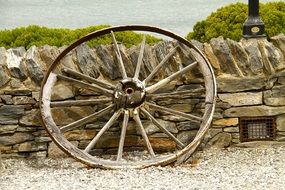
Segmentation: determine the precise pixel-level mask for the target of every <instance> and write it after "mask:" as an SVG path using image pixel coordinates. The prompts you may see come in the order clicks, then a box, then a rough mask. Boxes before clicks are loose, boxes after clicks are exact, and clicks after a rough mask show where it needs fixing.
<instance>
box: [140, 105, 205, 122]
mask: <svg viewBox="0 0 285 190" xmlns="http://www.w3.org/2000/svg"><path fill="white" fill-rule="evenodd" d="M146 105H148V106H149V107H150V108H152V109H154V110H157V111H162V112H166V113H169V114H172V115H176V116H178V117H183V118H185V119H188V120H191V121H194V122H198V123H201V122H202V121H203V119H202V118H201V117H197V116H195V115H191V114H186V113H183V112H180V111H176V110H173V109H170V108H165V107H162V106H159V105H155V104H152V103H150V102H146Z"/></svg>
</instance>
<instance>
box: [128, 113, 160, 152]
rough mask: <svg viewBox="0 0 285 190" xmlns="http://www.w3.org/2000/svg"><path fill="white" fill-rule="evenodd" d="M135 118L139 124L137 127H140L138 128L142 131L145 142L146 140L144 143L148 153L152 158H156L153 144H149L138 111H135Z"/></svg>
mask: <svg viewBox="0 0 285 190" xmlns="http://www.w3.org/2000/svg"><path fill="white" fill-rule="evenodd" d="M133 118H134V120H135V121H136V123H137V125H138V127H139V129H140V131H141V135H142V137H143V140H144V142H145V144H146V147H147V150H148V152H149V153H150V155H151V157H155V154H154V151H153V149H152V146H151V144H150V142H149V139H148V137H147V134H146V131H145V129H144V127H143V125H142V122H141V119H140V116H139V113H138V111H137V110H135V111H134V116H133Z"/></svg>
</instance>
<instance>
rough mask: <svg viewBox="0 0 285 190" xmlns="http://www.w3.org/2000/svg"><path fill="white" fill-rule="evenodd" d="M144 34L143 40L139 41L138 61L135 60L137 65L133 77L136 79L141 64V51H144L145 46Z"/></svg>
mask: <svg viewBox="0 0 285 190" xmlns="http://www.w3.org/2000/svg"><path fill="white" fill-rule="evenodd" d="M145 39H146V38H145V35H144V37H143V41H142V43H141V49H140V54H139V57H138V62H137V66H136V71H135V75H134V78H135V79H138V78H139V74H140V70H141V65H142V63H143V53H144V47H145Z"/></svg>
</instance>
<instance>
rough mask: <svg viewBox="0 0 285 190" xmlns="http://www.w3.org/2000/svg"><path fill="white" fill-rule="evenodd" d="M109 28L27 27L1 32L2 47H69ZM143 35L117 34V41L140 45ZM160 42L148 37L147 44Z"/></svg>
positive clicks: (100, 40)
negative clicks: (85, 37) (46, 45)
mask: <svg viewBox="0 0 285 190" xmlns="http://www.w3.org/2000/svg"><path fill="white" fill-rule="evenodd" d="M106 27H109V25H98V26H90V27H86V28H80V29H74V30H71V29H63V28H47V27H41V26H37V25H31V26H27V27H19V28H15V29H11V30H2V31H0V47H5V48H12V47H20V46H23V47H25V48H26V49H28V48H29V47H31V46H33V45H36V46H42V45H45V44H48V45H51V46H58V47H60V46H63V45H69V44H71V43H72V42H74V41H75V40H77V39H79V38H80V37H82V36H85V35H87V34H88V33H90V32H93V31H96V30H100V29H103V28H106ZM142 38H143V34H139V33H135V32H132V31H126V32H118V33H116V39H117V41H119V42H122V43H124V44H125V45H126V46H127V47H130V46H132V45H136V44H139V43H140V42H141V41H142ZM111 41H112V38H111V36H110V35H105V36H102V37H101V38H96V39H93V40H91V41H89V42H88V45H90V46H91V47H93V46H96V45H98V44H108V43H111ZM157 41H159V39H158V38H156V37H153V36H150V35H147V37H146V42H147V43H148V44H154V43H155V42H157Z"/></svg>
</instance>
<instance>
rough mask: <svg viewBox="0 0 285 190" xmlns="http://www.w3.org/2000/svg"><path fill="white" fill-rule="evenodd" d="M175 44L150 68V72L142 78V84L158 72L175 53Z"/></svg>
mask: <svg viewBox="0 0 285 190" xmlns="http://www.w3.org/2000/svg"><path fill="white" fill-rule="evenodd" d="M176 51H177V46H176V47H174V48H173V49H172V50H170V52H169V53H168V54H167V55H166V56H165V57H164V58H163V60H162V61H161V62H160V63H159V64H158V65H157V66H156V67H155V68H154V69H153V70H152V72H151V73H150V74H149V75H148V76H147V78H146V79H144V80H143V83H144V84H147V83H148V82H149V81H151V79H153V77H154V76H155V75H156V74H157V73H158V71H159V70H160V69H161V68H162V67H163V66H164V65H165V64H166V63H167V62H168V60H169V59H170V58H171V57H172V56H173V55H174V54H175V53H176Z"/></svg>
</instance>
